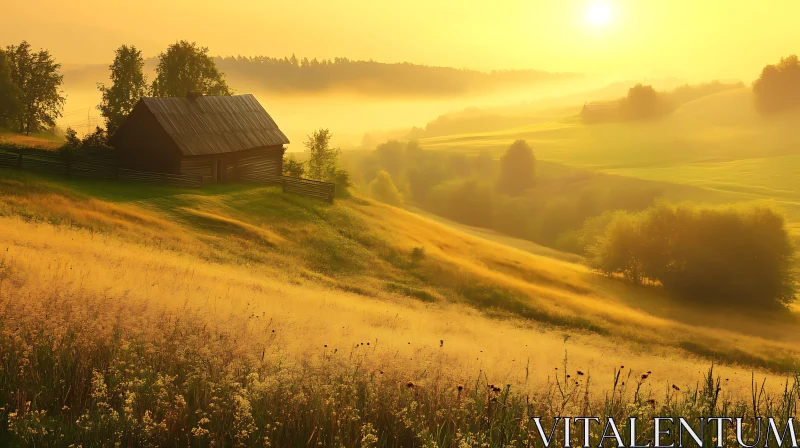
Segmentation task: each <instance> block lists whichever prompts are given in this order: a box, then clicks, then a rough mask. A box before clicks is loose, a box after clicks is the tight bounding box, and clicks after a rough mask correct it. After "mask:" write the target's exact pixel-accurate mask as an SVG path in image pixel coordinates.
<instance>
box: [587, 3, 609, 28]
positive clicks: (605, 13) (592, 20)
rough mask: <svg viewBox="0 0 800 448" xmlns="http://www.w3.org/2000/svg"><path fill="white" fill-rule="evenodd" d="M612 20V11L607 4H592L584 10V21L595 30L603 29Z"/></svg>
mask: <svg viewBox="0 0 800 448" xmlns="http://www.w3.org/2000/svg"><path fill="white" fill-rule="evenodd" d="M613 18H614V10H613V9H612V8H611V6H610V5H609V4H607V3H594V4H592V5H590V6H589V8H588V9H587V10H586V21H587V22H589V25H591V26H593V27H596V28H605V27H606V26H608V24H609V23H611V19H613Z"/></svg>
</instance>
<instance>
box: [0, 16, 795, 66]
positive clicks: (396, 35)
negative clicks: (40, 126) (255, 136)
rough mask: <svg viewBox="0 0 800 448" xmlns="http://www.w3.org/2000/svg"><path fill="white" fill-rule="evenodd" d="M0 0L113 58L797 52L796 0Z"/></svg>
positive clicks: (758, 61)
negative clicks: (132, 52) (188, 49)
mask: <svg viewBox="0 0 800 448" xmlns="http://www.w3.org/2000/svg"><path fill="white" fill-rule="evenodd" d="M2 3H3V7H2V8H1V9H0V43H1V44H4V45H5V44H8V43H12V42H18V41H20V40H22V39H27V40H28V41H30V42H31V43H32V45H33V46H34V47H37V48H38V47H46V48H48V49H50V50H51V51H52V52H53V53H54V55H55V56H56V58H57V59H59V60H60V61H62V62H65V63H82V62H92V63H109V62H110V61H111V59H112V58H113V51H114V49H115V48H116V47H117V46H119V45H121V44H133V45H136V46H138V47H139V48H140V49H142V50H143V51H144V53H145V55H146V56H152V55H155V54H157V53H158V52H159V51H161V50H162V49H164V48H165V47H166V46H167V45H168V44H170V43H172V42H174V41H175V40H177V39H188V40H194V41H197V42H198V43H200V44H202V45H204V46H208V47H209V48H210V50H211V53H212V54H215V55H216V54H221V55H229V54H242V55H258V54H263V55H269V56H281V57H282V56H284V55H291V54H292V53H295V54H297V55H298V56H299V57H303V56H307V57H309V58H311V57H318V58H333V57H336V56H346V57H349V58H351V59H370V58H371V59H375V60H378V61H385V62H399V61H409V62H416V63H424V64H430V65H448V66H456V67H469V68H477V69H504V68H535V69H542V70H549V71H574V72H584V73H602V74H613V75H625V76H670V75H674V76H686V77H699V78H711V77H714V78H717V77H721V78H726V79H727V78H740V79H744V80H749V79H752V78H754V77H755V76H757V74H758V71H759V70H760V67H762V66H763V65H764V64H766V63H772V62H775V61H777V59H778V58H779V57H781V56H784V55H788V54H791V53H798V52H800V26H798V25H797V17H800V0H761V1H744V0H484V1H471V0H346V1H345V0H339V1H337V0H287V1H274V0H226V1H219V0H129V1H124V2H121V1H113V0H107V1H100V0H80V1H77V0H24V1H23V0H2ZM598 5H599V6H598ZM598 10H599V11H601V14H600V17H597V11H598ZM588 11H595V16H592V17H587V14H588ZM606 15H607V17H606Z"/></svg>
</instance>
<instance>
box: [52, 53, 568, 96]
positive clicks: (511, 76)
mask: <svg viewBox="0 0 800 448" xmlns="http://www.w3.org/2000/svg"><path fill="white" fill-rule="evenodd" d="M213 59H214V62H215V63H216V66H217V68H218V69H219V70H220V71H221V72H223V73H225V78H226V79H227V81H228V84H230V85H231V86H232V87H233V88H234V89H235V90H237V91H242V90H244V89H247V90H256V89H257V90H264V91H269V92H275V93H287V94H298V93H319V92H324V91H334V92H345V93H353V94H358V95H364V96H419V97H437V96H438V97H448V96H458V95H463V94H469V93H489V92H495V91H502V90H511V89H515V88H519V87H526V86H534V85H537V84H539V85H541V84H547V83H552V82H559V81H569V80H573V79H577V78H579V77H580V76H581V75H579V74H575V73H551V72H545V71H539V70H501V71H491V72H482V71H478V70H469V69H458V68H452V67H432V66H427V65H420V64H411V63H408V62H403V63H396V64H387V63H383V62H376V61H356V60H352V59H348V58H335V59H333V60H330V59H324V60H317V59H311V60H309V59H307V58H302V59H298V58H296V57H295V56H291V57H284V58H272V57H266V56H256V57H244V56H235V57H234V56H227V57H219V56H216V57H214V58H213ZM157 64H158V58H157V57H151V58H147V59H145V66H144V69H145V74H147V76H148V77H150V78H152V74H153V73H154V72H155V68H156V65H157ZM69 71H70V73H68V74H66V75H67V76H66V77H65V80H66V81H67V82H68V83H73V84H76V83H80V84H85V85H90V84H91V86H92V88H94V85H95V83H96V82H97V81H99V80H105V79H107V78H108V66H107V65H106V64H97V65H90V66H82V67H74V68H72V69H71V70H69Z"/></svg>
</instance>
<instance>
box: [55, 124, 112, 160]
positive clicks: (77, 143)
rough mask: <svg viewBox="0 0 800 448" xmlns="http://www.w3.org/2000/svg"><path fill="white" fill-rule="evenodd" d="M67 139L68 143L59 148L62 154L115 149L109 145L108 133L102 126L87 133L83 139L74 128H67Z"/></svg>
mask: <svg viewBox="0 0 800 448" xmlns="http://www.w3.org/2000/svg"><path fill="white" fill-rule="evenodd" d="M66 140H67V141H66V143H64V144H63V145H62V146H61V147H60V148H58V152H60V153H61V154H75V153H78V152H84V153H85V152H105V151H113V148H111V146H109V145H108V134H107V133H106V131H105V130H104V129H103V128H100V127H97V128H96V129H95V131H94V132H92V133H91V134H86V135H85V136H84V137H83V139H81V138H80V137H78V133H77V132H75V130H74V129H72V128H67V131H66Z"/></svg>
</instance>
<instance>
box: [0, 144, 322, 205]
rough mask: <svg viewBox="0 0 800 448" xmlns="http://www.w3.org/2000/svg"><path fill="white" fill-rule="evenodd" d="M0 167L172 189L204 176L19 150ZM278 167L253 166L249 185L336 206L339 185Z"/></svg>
mask: <svg viewBox="0 0 800 448" xmlns="http://www.w3.org/2000/svg"><path fill="white" fill-rule="evenodd" d="M0 167H7V168H18V169H25V170H32V171H41V172H46V173H56V174H63V175H66V176H82V177H94V178H100V179H117V180H126V181H134V182H144V183H150V184H162V185H171V186H175V187H191V188H199V187H202V186H203V176H200V175H187V174H167V173H147V172H143V171H133V170H128V169H124V168H120V167H119V166H117V163H116V160H115V159H114V158H113V157H110V156H108V155H102V154H88V155H71V156H62V155H60V154H56V153H52V152H48V151H42V150H35V149H25V148H19V150H17V149H14V150H7V149H5V148H0ZM277 172H278V167H274V166H271V165H269V164H263V166H262V165H254V166H253V167H252V168H251V172H250V173H249V174H251V176H249V178H248V176H243V177H244V180H246V181H256V182H258V183H269V184H273V185H274V184H275V183H276V181H277V182H280V183H281V185H282V187H283V192H284V193H291V194H297V195H301V196H308V197H311V198H315V199H320V200H322V201H326V202H329V203H333V198H334V196H335V194H336V185H334V184H332V183H330V182H320V181H316V180H311V179H302V178H298V177H288V176H280V175H275V173H277Z"/></svg>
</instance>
